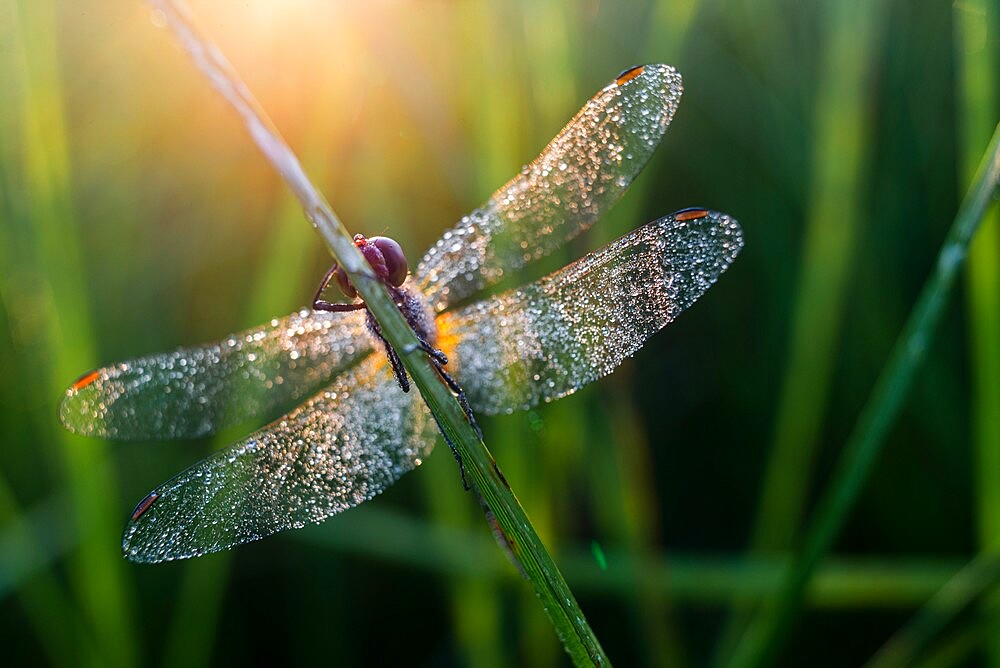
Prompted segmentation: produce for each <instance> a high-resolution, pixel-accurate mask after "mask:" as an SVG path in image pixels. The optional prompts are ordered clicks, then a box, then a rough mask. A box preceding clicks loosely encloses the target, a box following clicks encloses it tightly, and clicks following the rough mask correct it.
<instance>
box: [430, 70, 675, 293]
mask: <svg viewBox="0 0 1000 668" xmlns="http://www.w3.org/2000/svg"><path fill="white" fill-rule="evenodd" d="M681 90H682V86H681V76H680V74H678V73H677V71H676V70H674V69H673V68H672V67H669V66H667V65H646V66H644V67H638V68H633V69H632V70H629V71H627V72H623V73H622V74H621V75H620V76H619V77H618V78H617V79H616V80H615V81H613V82H612V83H611V84H610V85H608V86H607V87H606V88H604V89H603V90H602V91H601V92H599V93H598V94H597V95H595V96H594V97H593V98H592V99H591V100H590V101H589V102H587V104H586V106H584V107H583V109H581V110H580V112H579V113H578V114H577V115H576V116H575V117H574V118H573V120H571V121H570V122H569V124H568V125H567V126H566V127H565V128H563V130H562V131H561V132H560V133H559V134H558V135H557V136H556V138H555V139H553V140H552V142H551V143H550V144H549V145H548V146H546V147H545V149H544V150H543V151H542V153H541V155H539V156H538V157H537V158H536V159H535V160H534V162H532V163H531V164H529V165H527V166H526V167H525V168H524V169H523V170H522V171H521V173H520V174H519V175H518V176H516V177H515V178H514V179H513V180H512V181H510V183H508V184H507V185H505V186H504V187H503V188H501V189H500V190H498V191H497V192H496V193H494V195H493V196H492V197H491V198H490V200H489V201H488V202H487V203H486V204H485V205H483V206H482V207H481V208H479V209H476V210H475V211H473V212H472V213H471V214H469V215H468V216H466V217H465V218H463V219H462V220H461V221H460V222H459V223H458V225H456V226H455V227H454V228H453V229H451V230H450V231H449V232H446V233H445V235H444V237H442V238H441V239H440V240H439V241H438V242H437V244H435V245H434V246H433V247H432V248H431V249H430V250H429V251H428V252H427V255H425V256H424V259H423V260H422V261H421V263H420V265H419V266H418V267H417V271H416V281H417V285H418V286H419V287H420V290H421V291H422V292H423V294H424V295H425V296H426V298H427V300H428V303H429V304H430V305H431V306H432V307H433V308H434V309H435V310H436V311H437V312H441V311H443V310H445V309H446V308H448V307H449V306H450V305H454V304H456V303H457V302H459V301H461V300H463V299H465V298H466V297H468V296H470V295H472V294H473V293H475V292H476V291H478V290H480V289H482V288H484V287H486V286H488V285H492V284H494V283H496V282H497V281H498V280H500V278H501V277H502V276H503V274H504V272H505V271H510V270H514V269H517V268H519V267H521V266H523V265H524V264H525V263H527V262H529V261H531V260H534V259H537V258H540V257H542V256H544V255H546V254H548V253H550V252H551V251H552V250H553V249H555V248H557V247H559V246H560V245H562V244H563V243H564V242H565V241H566V240H567V239H570V238H572V237H574V236H576V235H577V234H579V233H580V232H581V231H583V230H585V229H586V228H588V227H590V225H592V224H593V223H594V221H596V220H597V219H598V218H599V217H600V216H601V215H602V214H603V213H604V212H605V211H607V210H608V209H609V208H610V207H611V205H612V204H614V203H615V202H616V201H617V200H618V198H619V197H621V195H622V193H623V192H624V191H625V189H626V188H627V187H628V185H629V184H630V183H631V182H632V180H633V179H634V178H635V176H636V175H637V174H638V173H639V171H640V170H641V169H642V168H643V166H644V165H645V164H646V161H647V160H648V159H649V156H650V155H652V153H653V150H654V149H655V148H656V146H657V145H658V144H659V142H660V138H661V137H662V136H663V133H664V131H665V130H666V127H667V125H668V124H669V123H670V120H671V118H672V117H673V114H674V110H675V109H676V108H677V103H678V101H679V100H680V96H681Z"/></svg>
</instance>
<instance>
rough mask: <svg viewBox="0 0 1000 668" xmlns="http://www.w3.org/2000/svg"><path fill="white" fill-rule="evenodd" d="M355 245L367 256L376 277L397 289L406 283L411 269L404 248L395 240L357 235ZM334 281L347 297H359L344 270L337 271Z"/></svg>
mask: <svg viewBox="0 0 1000 668" xmlns="http://www.w3.org/2000/svg"><path fill="white" fill-rule="evenodd" d="M354 245H355V246H357V248H358V250H360V251H361V254H362V255H364V256H365V259H366V260H367V261H368V264H369V265H371V268H372V269H373V270H374V271H375V275H376V276H378V277H379V278H381V279H382V280H384V281H385V282H387V283H388V284H389V285H392V286H395V287H397V288H398V287H399V286H401V285H402V284H403V282H404V281H406V275H407V274H408V273H409V267H408V265H407V264H406V256H405V255H403V247H402V246H400V245H399V243H398V242H397V241H396V240H395V239H390V238H389V237H372V238H370V239H369V238H367V237H365V235H363V234H355V235H354ZM334 279H335V280H336V281H337V285H338V286H339V287H340V290H341V292H343V293H344V294H345V295H347V296H348V297H350V298H352V299H353V298H354V297H356V296H357V294H358V291H357V290H355V289H354V286H353V285H351V280H350V279H349V278H348V277H347V272H345V271H344V270H343V269H339V268H338V269H337V271H336V272H335V273H334Z"/></svg>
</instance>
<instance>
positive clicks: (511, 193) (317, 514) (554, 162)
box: [60, 65, 742, 562]
mask: <svg viewBox="0 0 1000 668" xmlns="http://www.w3.org/2000/svg"><path fill="white" fill-rule="evenodd" d="M680 95H681V79H680V75H679V74H677V72H676V71H675V70H673V68H671V67H669V66H666V65H646V66H644V67H637V68H632V69H630V70H627V71H626V72H623V73H622V74H621V75H619V77H618V78H617V79H615V80H614V81H612V82H611V83H610V84H609V85H608V86H607V87H605V88H604V89H602V90H601V91H599V92H598V93H597V94H596V95H595V96H594V97H593V98H592V99H591V100H590V101H588V102H587V104H586V105H585V106H584V107H583V109H581V110H580V111H579V113H577V114H576V116H574V117H573V119H572V120H571V121H570V122H569V124H568V125H567V126H566V127H565V128H564V129H563V130H562V131H561V132H560V133H559V134H558V135H557V136H556V138H555V139H553V140H552V141H551V142H550V143H549V144H548V146H546V147H545V149H544V150H543V151H542V153H541V154H540V155H539V156H538V157H537V158H536V159H535V160H534V161H532V162H531V163H530V164H528V165H527V166H525V168H524V169H523V170H522V171H521V172H520V173H519V174H518V175H517V176H515V177H514V178H513V179H512V180H511V181H510V182H508V183H507V184H506V185H505V186H503V187H502V188H500V190H498V191H497V192H496V193H495V194H494V195H493V196H492V197H491V198H490V199H489V200H488V201H487V202H486V203H485V204H484V205H483V206H482V207H480V208H478V209H476V210H475V211H473V212H472V213H470V214H469V215H468V216H466V217H464V218H463V219H462V220H461V221H460V222H459V223H458V224H457V225H456V226H455V227H454V228H452V229H451V230H449V231H448V232H446V233H445V234H444V236H443V237H442V238H441V239H440V240H439V241H438V242H437V243H436V244H435V245H434V246H433V247H432V248H431V249H430V250H429V251H428V252H427V254H426V255H425V256H424V258H423V260H421V262H420V264H419V265H418V266H417V268H416V270H415V271H414V272H413V274H412V275H410V276H407V275H406V272H405V270H400V265H399V264H398V263H396V259H398V258H394V252H395V251H394V250H386V249H387V248H388V247H389V246H388V244H386V245H385V247H383V244H382V242H379V241H376V239H377V238H376V239H368V240H366V241H365V242H364V245H365V246H366V247H367V246H368V245H371V246H372V247H373V248H374V249H376V250H377V251H378V254H379V255H381V258H382V262H383V264H384V266H385V272H386V275H385V276H382V278H383V279H384V280H386V281H387V282H388V284H389V285H392V286H394V288H395V289H398V290H399V291H400V292H401V293H405V294H409V295H411V296H413V298H414V299H415V300H416V302H417V303H419V312H420V313H422V314H423V315H422V317H424V318H426V319H427V321H428V325H427V333H428V337H429V338H431V339H434V338H435V337H434V334H436V341H433V340H432V341H431V343H434V345H436V346H437V347H438V348H440V349H441V350H443V351H444V353H446V354H447V356H448V358H450V363H449V369H450V370H451V371H452V372H453V373H455V374H456V376H457V378H458V380H459V381H460V382H461V385H462V387H463V388H464V389H465V391H466V393H467V395H468V401H469V404H470V405H471V408H472V409H473V410H475V412H477V413H480V414H496V413H509V412H512V411H514V410H519V409H523V408H526V407H530V406H534V405H537V404H538V403H540V402H543V401H551V400H553V399H557V398H559V397H562V396H565V395H567V394H570V393H572V392H574V391H576V390H577V389H579V388H580V387H582V386H583V385H585V384H586V383H589V382H591V381H593V380H595V379H597V378H600V377H602V376H604V375H606V374H608V373H610V372H611V371H612V370H613V369H614V368H615V367H616V366H618V364H619V363H620V362H621V361H622V360H623V359H625V358H626V357H629V356H631V355H632V354H634V353H635V352H636V351H638V350H639V348H640V347H641V346H642V345H643V343H644V342H645V341H646V340H647V339H648V338H649V337H650V336H651V335H652V334H654V333H655V332H657V331H658V330H659V329H661V328H662V327H663V326H664V325H666V324H667V323H669V322H671V321H672V320H673V319H674V318H675V317H677V315H678V314H679V313H680V312H681V311H683V310H684V309H685V308H687V307H688V306H690V305H691V304H692V303H693V302H694V301H695V300H696V299H697V298H698V297H699V296H701V294H703V293H704V292H705V290H707V289H708V287H710V286H711V284H712V283H714V282H715V280H716V279H717V278H718V277H719V276H720V275H721V274H722V272H723V271H725V269H726V268H727V267H728V266H729V264H730V263H731V262H732V261H733V259H734V258H735V257H736V255H737V253H738V252H739V250H740V248H741V247H742V236H741V232H740V228H739V226H738V225H737V223H736V221H734V220H733V219H732V218H730V217H729V216H726V215H725V214H721V213H718V212H714V211H711V210H708V209H685V210H683V211H679V212H677V213H676V214H671V215H668V216H664V217H663V218H660V219H659V220H656V221H653V222H651V223H648V224H646V225H644V226H642V227H640V228H638V229H636V230H634V231H633V232H631V233H630V234H628V235H626V236H625V237H622V238H621V239H619V240H618V241H616V242H614V243H612V244H610V245H608V246H606V247H604V248H602V249H600V250H598V251H596V252H594V253H591V254H590V255H587V256H586V257H584V258H582V259H580V260H578V261H577V262H575V263H573V264H571V265H569V266H567V267H565V268H564V269H562V270H560V271H557V272H555V273H553V274H550V275H549V276H547V277H545V278H543V279H541V280H540V281H537V282H535V283H532V284H530V285H526V286H524V287H522V288H519V289H516V290H510V291H508V292H504V293H501V294H499V295H495V296H492V297H489V298H486V299H481V300H479V301H471V300H470V298H471V297H473V296H474V295H475V294H476V293H477V292H479V291H480V290H482V289H484V288H486V287H488V286H490V285H493V284H495V283H496V282H497V281H499V280H500V279H501V278H502V277H503V276H504V275H505V274H506V273H509V272H512V271H516V270H517V269H519V268H521V267H522V266H524V265H525V264H527V263H529V262H531V261H533V260H535V259H538V258H540V257H542V256H544V255H546V254H547V253H549V252H551V251H552V250H553V249H555V248H557V247H559V246H561V245H562V244H563V243H565V242H566V241H567V240H568V239H571V238H573V237H575V236H576V235H578V234H579V233H580V232H582V231H583V230H585V229H587V228H588V227H589V226H590V225H592V224H593V223H594V222H595V221H596V220H597V219H598V218H599V217H600V216H601V215H602V214H603V213H604V212H605V211H607V210H608V208H610V206H611V205H612V204H613V203H614V202H615V201H617V200H618V198H619V197H620V196H621V195H622V194H623V192H624V191H625V189H626V188H627V186H628V185H629V184H630V183H631V181H632V179H633V178H634V177H635V176H636V175H637V174H638V173H639V171H640V170H641V169H642V167H643V165H644V164H645V163H646V161H647V159H648V158H649V156H650V155H651V154H652V152H653V150H654V149H655V147H656V146H657V145H658V143H659V141H660V138H661V137H662V135H663V133H664V131H665V129H666V127H667V125H668V124H669V123H670V120H671V118H672V117H673V113H674V111H675V109H676V106H677V102H678V100H679V98H680ZM397 246H398V244H397ZM362 252H365V250H364V248H362ZM370 252H372V254H373V255H374V251H370ZM401 255H402V253H401V251H400V257H401ZM366 257H367V255H366ZM369 262H370V264H372V267H373V270H374V271H375V272H376V274H379V275H380V276H381V274H380V273H379V272H380V271H381V270H380V269H379V268H378V267H377V266H376V265H377V264H378V262H377V261H376V262H371V261H369ZM402 266H403V267H405V264H403V265H402ZM334 273H335V272H334ZM396 280H400V282H399V284H398V285H397V284H396V283H395V281H396ZM337 284H338V285H339V286H340V287H341V288H342V290H343V291H344V292H345V294H347V295H348V296H349V297H353V295H352V294H351V291H352V290H353V286H351V285H350V282H349V281H347V277H346V276H344V277H343V278H342V279H341V278H337ZM318 297H319V296H317V298H318ZM397 303H399V302H398V301H397ZM459 304H465V305H463V306H460V307H459V306H458V305H459ZM359 308H363V305H361V306H360V307H359ZM415 308H416V307H415ZM365 321H366V317H365V315H364V314H362V313H359V312H358V310H353V309H352V310H349V311H347V312H335V313H327V312H322V311H319V310H309V309H305V310H302V311H299V312H296V313H293V314H291V315H289V316H287V317H285V318H278V319H274V320H271V321H270V322H269V323H267V324H265V325H263V326H261V327H257V328H255V329H251V330H248V331H245V332H241V333H238V334H234V335H232V336H230V337H228V338H226V339H224V340H222V341H219V342H217V343H210V344H206V345H202V346H195V347H190V348H182V349H179V350H176V351H174V352H170V353H164V354H158V355H150V356H147V357H142V358H139V359H134V360H130V361H127V362H123V363H119V364H114V365H111V366H107V367H104V368H102V369H98V370H97V371H93V372H91V373H89V374H87V375H85V376H83V377H81V378H80V380H78V381H77V382H76V383H74V384H73V385H72V386H71V387H70V388H69V389H68V390H67V391H66V396H65V397H64V399H63V402H62V405H61V407H60V417H61V419H62V421H63V424H65V425H66V427H67V428H69V429H71V430H73V431H76V432H79V433H83V434H89V435H93V436H99V437H103V438H113V439H142V440H149V439H162V438H193V437H199V436H204V435H206V434H210V433H213V432H215V431H217V430H220V429H222V428H225V427H228V426H232V425H235V424H241V423H243V422H245V421H247V420H249V419H252V418H254V417H255V416H260V415H263V414H267V413H269V412H275V411H276V410H277V409H278V408H279V407H283V406H288V405H294V404H299V405H298V407H297V408H295V409H294V410H292V411H291V412H289V413H287V414H286V415H285V416H284V417H282V418H281V419H279V420H277V421H276V422H273V423H271V424H269V425H267V426H265V427H263V428H262V429H260V430H258V431H256V432H254V433H253V434H251V435H250V436H248V437H247V438H245V439H243V440H241V441H239V442H237V443H234V444H233V445H231V446H229V447H228V448H226V449H223V450H221V451H219V452H217V453H215V454H213V455H212V456H210V457H208V458H207V459H205V460H203V461H201V462H199V463H197V464H195V465H194V466H192V467H191V468H189V469H187V470H186V471H184V472H182V473H180V474H179V475H178V476H176V477H175V478H173V479H172V480H170V481H168V482H167V483H165V484H163V485H161V486H160V487H158V488H157V489H156V490H155V491H154V492H152V493H151V494H150V495H149V496H147V497H146V499H144V500H143V501H142V502H141V503H140V504H139V506H137V507H136V510H135V511H134V513H133V515H132V517H131V518H130V519H129V521H128V523H127V525H126V527H125V532H124V535H123V538H122V548H123V551H124V553H125V555H126V556H127V557H128V558H129V559H131V560H133V561H142V562H155V561H162V560H167V559H179V558H185V557H191V556H196V555H199V554H205V553H208V552H214V551H217V550H222V549H226V548H229V547H232V546H234V545H237V544H240V543H245V542H248V541H252V540H256V539H259V538H262V537H264V536H267V535H269V534H272V533H274V532H277V531H282V530H285V529H290V528H294V527H301V526H303V525H306V524H309V523H312V522H319V521H322V520H324V519H326V518H327V517H329V516H330V515H333V514H335V513H338V512H341V511H343V510H346V509H347V508H350V507H352V506H355V505H357V504H359V503H362V502H364V501H365V500H367V499H370V498H371V497H373V496H375V495H376V494H378V493H379V492H381V491H382V490H383V489H385V488H386V487H388V486H389V485H390V484H392V483H393V482H394V481H395V480H396V479H398V478H399V476H401V475H402V474H403V473H405V472H406V471H409V470H411V469H412V468H414V467H415V466H417V465H419V464H420V463H421V462H422V461H423V458H424V457H426V456H427V454H428V453H429V452H430V450H431V449H432V448H433V446H434V444H435V441H436V439H437V431H436V429H435V426H434V421H433V419H432V417H431V416H430V413H429V412H428V410H427V409H426V407H425V406H424V405H423V403H422V401H421V399H420V397H419V395H418V393H415V392H414V393H408V394H407V393H404V392H401V391H400V389H399V387H398V386H397V383H396V381H395V380H394V379H393V375H392V373H390V371H389V370H388V366H389V365H387V364H386V356H385V355H384V354H383V353H382V351H379V350H377V348H378V345H377V344H378V341H377V338H375V337H373V336H371V333H370V331H369V329H368V328H367V327H366V323H365Z"/></svg>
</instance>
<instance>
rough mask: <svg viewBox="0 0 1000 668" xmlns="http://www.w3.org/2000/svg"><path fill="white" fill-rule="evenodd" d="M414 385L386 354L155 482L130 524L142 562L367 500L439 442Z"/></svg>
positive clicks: (126, 542) (216, 546)
mask: <svg viewBox="0 0 1000 668" xmlns="http://www.w3.org/2000/svg"><path fill="white" fill-rule="evenodd" d="M435 433H436V432H435V431H434V429H433V426H432V421H431V419H430V416H429V413H428V412H427V410H426V408H425V407H424V405H423V403H422V401H421V399H420V394H419V393H417V392H411V393H408V394H406V393H403V392H400V390H399V387H398V386H397V385H396V381H395V380H394V379H393V377H392V375H391V374H390V373H389V371H388V368H387V367H386V363H385V359H384V356H382V355H371V356H370V357H369V358H368V359H367V360H365V361H364V362H362V363H361V364H359V365H357V366H355V367H354V368H353V369H351V370H350V371H348V372H347V373H345V374H344V375H342V376H340V377H338V378H337V380H335V381H334V382H333V383H332V384H331V385H330V386H329V387H327V388H326V389H325V390H324V391H323V392H321V393H319V394H317V395H316V396H314V397H313V398H312V399H310V400H309V401H308V402H307V403H305V404H303V405H302V406H300V407H299V408H298V409H296V410H294V411H293V412H291V413H289V414H288V415H287V416H285V417H284V418H282V419H281V420H278V421H277V422H274V423H273V424H271V425H269V426H268V427H266V428H264V429H262V430H260V431H258V432H257V433H255V434H252V435H251V436H249V437H248V438H246V439H244V440H242V441H240V442H238V443H235V444H233V445H232V446H230V447H229V448H227V449H225V450H222V451H220V452H217V453H215V454H214V455H212V456H211V457H208V458H207V459H204V460H202V461H201V462H199V463H198V464H195V465H194V466H192V467H191V468H189V469H188V470H186V471H184V472H183V473H181V474H180V475H178V476H177V477H176V478H174V479H173V480H171V481H169V482H167V483H166V484H164V485H162V486H160V487H158V488H157V489H156V490H155V491H154V492H153V493H152V494H150V495H149V496H148V497H146V499H145V500H143V502H141V503H140V504H139V506H138V507H137V508H136V511H135V512H134V513H133V514H132V519H131V520H130V521H129V523H128V525H127V526H126V527H125V532H124V535H123V537H122V550H123V552H124V554H125V556H126V557H128V558H129V559H130V560H132V561H137V562H157V561H166V560H172V559H184V558H187V557H193V556H198V555H202V554H207V553H210V552H217V551H219V550H224V549H227V548H230V547H233V546H234V545H239V544H241V543H247V542H250V541H253V540H257V539H259V538H263V537H265V536H268V535H270V534H272V533H275V532H278V531H284V530H286V529H293V528H298V527H302V526H305V525H306V524H310V523H316V522H321V521H323V520H324V519H326V518H327V517H329V516H331V515H335V514H337V513H339V512H341V511H344V510H346V509H348V508H352V507H354V506H356V505H358V504H359V503H362V502H364V501H367V500H368V499H370V498H372V497H373V496H375V495H376V494H378V493H379V492H381V491H382V490H384V489H385V488H386V487H388V486H389V485H391V484H392V483H393V482H395V481H396V479H398V478H399V477H400V476H401V475H403V473H406V472H407V471H409V470H410V469H412V468H414V467H415V466H417V465H419V464H420V463H421V460H422V458H423V457H425V456H426V455H427V453H428V452H429V451H430V449H431V448H432V447H433V445H434V442H435Z"/></svg>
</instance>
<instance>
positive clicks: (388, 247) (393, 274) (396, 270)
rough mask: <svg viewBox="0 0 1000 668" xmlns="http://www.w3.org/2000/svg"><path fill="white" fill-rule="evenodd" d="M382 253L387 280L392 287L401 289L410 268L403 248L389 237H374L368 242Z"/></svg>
mask: <svg viewBox="0 0 1000 668" xmlns="http://www.w3.org/2000/svg"><path fill="white" fill-rule="evenodd" d="M368 243H370V244H372V245H373V246H375V247H376V248H378V249H379V252H381V253H382V259H383V260H385V268H386V272H387V275H386V280H388V281H389V283H391V284H392V285H395V286H396V287H399V286H400V285H402V284H403V281H405V280H406V274H407V272H408V271H409V267H408V266H407V265H406V256H405V255H404V254H403V247H402V246H400V245H399V243H398V242H397V241H396V240H395V239H390V238H389V237H372V238H371V239H369V240H368Z"/></svg>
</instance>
